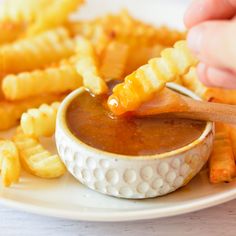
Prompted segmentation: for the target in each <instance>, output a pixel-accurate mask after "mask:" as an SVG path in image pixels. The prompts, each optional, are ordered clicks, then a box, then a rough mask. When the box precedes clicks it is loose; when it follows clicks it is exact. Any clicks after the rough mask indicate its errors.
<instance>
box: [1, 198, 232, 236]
mask: <svg viewBox="0 0 236 236" xmlns="http://www.w3.org/2000/svg"><path fill="white" fill-rule="evenodd" d="M0 235H1V236H37V235H40V236H42V235H47V236H54V235H55V236H67V235H69V236H93V235H95V236H106V235H108V236H114V235H119V236H134V235H135V236H143V235H145V236H149V235H155V236H159V235H161V236H162V235H164V236H165V235H167V236H169V235H175V236H185V235H188V236H189V235H191V236H195V235H196V236H199V235H200V236H205V235H207V236H211V235H214V236H218V235H221V236H223V235H227V236H235V235H236V200H234V201H230V202H228V203H225V204H221V205H218V206H216V207H212V208H209V209H205V210H202V211H198V212H194V213H190V214H185V215H181V216H175V217H170V218H163V219H155V220H147V221H135V222H124V223H122V222H119V223H94V222H81V221H71V220H63V219H56V218H51V217H45V216H38V215H33V214H28V213H24V212H19V211H16V210H14V209H10V208H6V207H3V206H1V205H0Z"/></svg>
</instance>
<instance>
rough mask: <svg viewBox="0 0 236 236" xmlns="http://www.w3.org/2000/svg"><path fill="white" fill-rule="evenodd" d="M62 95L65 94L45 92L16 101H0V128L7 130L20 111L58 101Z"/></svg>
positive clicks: (15, 122) (15, 121) (18, 118)
mask: <svg viewBox="0 0 236 236" xmlns="http://www.w3.org/2000/svg"><path fill="white" fill-rule="evenodd" d="M64 97H65V95H57V94H48V95H47V94H45V95H41V96H38V97H31V98H29V99H25V100H21V101H17V102H9V101H0V130H7V129H9V128H11V127H13V126H15V125H16V124H17V123H18V121H19V120H20V118H21V115H22V113H24V112H25V111H27V110H28V109H29V108H34V107H39V106H40V105H41V104H43V103H51V102H54V101H60V100H62V99H63V98H64Z"/></svg>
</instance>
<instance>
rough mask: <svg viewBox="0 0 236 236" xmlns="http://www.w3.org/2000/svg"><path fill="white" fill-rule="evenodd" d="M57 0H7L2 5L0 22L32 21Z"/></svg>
mask: <svg viewBox="0 0 236 236" xmlns="http://www.w3.org/2000/svg"><path fill="white" fill-rule="evenodd" d="M54 1H55V0H23V1H22V0H5V1H3V3H2V4H1V5H0V22H3V21H8V22H14V23H22V22H23V23H32V22H33V21H35V20H36V18H37V15H38V14H39V13H40V12H43V11H44V10H45V9H46V8H47V7H48V6H49V5H50V4H51V3H52V2H54Z"/></svg>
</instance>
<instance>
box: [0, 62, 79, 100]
mask: <svg viewBox="0 0 236 236" xmlns="http://www.w3.org/2000/svg"><path fill="white" fill-rule="evenodd" d="M82 85H83V82H82V78H81V76H80V75H79V74H78V73H77V71H76V69H75V66H74V65H70V64H68V65H61V66H60V67H55V68H48V69H45V70H37V71H33V72H25V73H20V74H18V75H8V76H6V77H5V78H4V79H3V82H2V90H3V93H4V96H5V97H6V98H7V99H8V100H19V99H25V98H28V97H31V96H37V95H40V94H43V93H63V92H66V91H69V90H74V89H76V88H78V87H80V86H82Z"/></svg>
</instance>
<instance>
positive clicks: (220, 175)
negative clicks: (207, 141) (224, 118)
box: [209, 124, 236, 184]
mask: <svg viewBox="0 0 236 236" xmlns="http://www.w3.org/2000/svg"><path fill="white" fill-rule="evenodd" d="M235 175H236V166H235V159H234V153H233V148H232V143H231V140H230V136H229V133H228V130H227V127H226V126H225V125H223V124H217V125H216V135H215V140H214V146H213V152H212V154H211V157H210V160H209V177H210V182H211V183H214V184H216V183H221V182H230V181H232V179H233V178H234V177H235Z"/></svg>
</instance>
